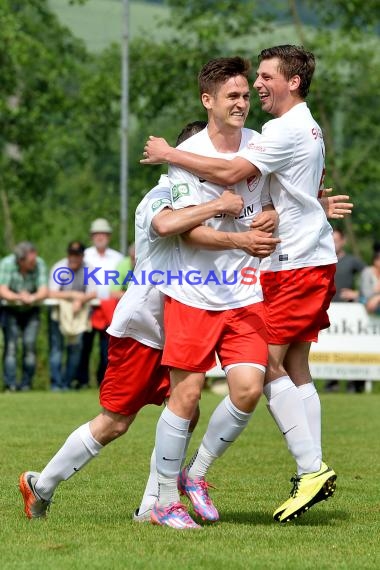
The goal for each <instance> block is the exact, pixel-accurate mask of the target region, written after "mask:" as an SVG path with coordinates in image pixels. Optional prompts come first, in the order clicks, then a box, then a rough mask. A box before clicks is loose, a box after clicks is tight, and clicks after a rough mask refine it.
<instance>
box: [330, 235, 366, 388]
mask: <svg viewBox="0 0 380 570" xmlns="http://www.w3.org/2000/svg"><path fill="white" fill-rule="evenodd" d="M333 237H334V245H335V252H336V255H337V258H338V263H337V266H336V273H335V287H336V293H335V295H334V297H333V299H332V302H333V303H348V302H355V301H358V300H359V288H358V287H356V283H355V281H356V278H357V277H358V276H359V275H360V273H361V271H362V270H363V269H364V267H365V263H363V261H362V260H361V259H359V258H358V257H356V256H355V255H351V254H350V253H347V252H346V251H345V247H346V236H345V234H344V232H343V230H340V229H334V232H333ZM338 390H339V382H338V380H329V381H328V382H327V384H326V392H337V391H338ZM363 390H364V382H363V381H362V380H349V381H348V382H347V391H348V392H363Z"/></svg>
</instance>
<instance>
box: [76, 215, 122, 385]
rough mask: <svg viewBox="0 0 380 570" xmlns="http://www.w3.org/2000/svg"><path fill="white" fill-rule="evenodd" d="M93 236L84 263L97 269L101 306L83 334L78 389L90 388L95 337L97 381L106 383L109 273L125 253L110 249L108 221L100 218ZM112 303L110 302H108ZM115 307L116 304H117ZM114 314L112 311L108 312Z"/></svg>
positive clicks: (94, 223)
mask: <svg viewBox="0 0 380 570" xmlns="http://www.w3.org/2000/svg"><path fill="white" fill-rule="evenodd" d="M90 235H91V241H92V244H93V245H92V246H91V247H88V248H87V249H86V250H85V253H84V260H85V263H86V264H87V265H89V266H91V267H93V268H94V270H95V271H94V272H93V277H91V275H89V279H93V280H94V283H95V285H96V292H97V298H98V299H99V300H100V302H101V305H100V307H96V308H95V309H94V311H93V314H92V330H91V332H88V333H84V338H83V347H82V354H81V360H80V364H79V368H78V372H77V379H78V383H79V385H78V387H79V388H81V387H87V386H88V385H89V363H90V356H91V352H92V347H93V343H94V338H95V336H96V335H98V336H99V348H100V358H99V365H98V369H97V374H96V377H97V382H98V385H100V383H101V381H102V380H103V376H104V373H105V370H106V368H107V352H108V335H107V333H106V328H107V326H108V325H109V324H110V322H111V319H109V322H106V320H107V319H105V316H104V314H105V313H106V310H107V309H111V307H108V303H111V292H110V283H108V279H107V274H106V272H107V271H112V270H115V269H116V266H117V265H118V263H119V262H120V261H121V260H122V259H123V254H122V253H120V252H119V251H116V250H115V249H112V248H110V247H108V244H109V242H110V239H111V235H112V228H111V226H110V224H109V222H108V221H107V220H106V219H104V218H97V219H96V220H94V221H93V222H92V224H91V227H90ZM108 299H109V300H110V301H107V300H108ZM114 304H115V302H114ZM109 312H112V311H109Z"/></svg>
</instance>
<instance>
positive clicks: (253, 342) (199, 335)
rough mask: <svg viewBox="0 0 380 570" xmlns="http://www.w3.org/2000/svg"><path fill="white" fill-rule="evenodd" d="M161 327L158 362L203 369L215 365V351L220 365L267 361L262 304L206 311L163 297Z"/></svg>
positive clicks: (264, 363) (197, 369)
mask: <svg viewBox="0 0 380 570" xmlns="http://www.w3.org/2000/svg"><path fill="white" fill-rule="evenodd" d="M164 326H165V339H166V340H165V347H164V353H163V357H162V363H163V364H165V365H166V366H170V367H171V368H179V369H180V370H189V371H191V372H206V371H207V370H210V368H213V366H215V364H216V362H215V351H216V352H217V354H218V356H219V359H220V362H221V364H222V366H227V365H229V364H238V363H240V362H251V363H255V364H261V365H262V366H266V364H267V360H268V339H267V332H266V327H265V324H264V318H263V303H254V304H253V305H249V306H247V307H241V308H239V309H230V310H226V311H208V310H205V309H196V308H194V307H189V306H188V305H184V304H183V303H179V302H178V301H176V300H175V299H172V298H170V297H166V298H165V313H164Z"/></svg>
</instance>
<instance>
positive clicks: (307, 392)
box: [298, 382, 322, 461]
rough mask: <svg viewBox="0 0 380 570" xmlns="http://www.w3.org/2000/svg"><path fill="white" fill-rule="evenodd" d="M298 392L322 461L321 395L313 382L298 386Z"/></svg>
mask: <svg viewBox="0 0 380 570" xmlns="http://www.w3.org/2000/svg"><path fill="white" fill-rule="evenodd" d="M298 392H299V394H300V395H301V398H302V401H303V405H304V406H305V412H306V417H307V421H308V424H309V429H310V432H311V436H312V438H313V441H314V445H315V448H316V450H317V453H318V457H319V459H320V460H321V461H322V442H321V440H322V436H321V432H322V429H321V423H322V422H321V401H320V399H319V394H318V392H317V390H316V388H315V386H314V383H313V382H308V383H307V384H302V386H298Z"/></svg>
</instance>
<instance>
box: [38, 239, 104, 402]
mask: <svg viewBox="0 0 380 570" xmlns="http://www.w3.org/2000/svg"><path fill="white" fill-rule="evenodd" d="M84 251H85V246H84V245H83V244H82V243H80V242H79V241H72V242H70V243H69V245H68V248H67V257H65V258H64V259H61V260H60V261H58V262H57V263H56V264H55V265H53V267H52V268H51V271H50V277H49V297H50V298H51V299H57V300H58V307H54V308H51V309H50V311H49V364H50V378H51V389H52V390H54V391H57V390H67V389H69V388H71V387H72V382H73V380H74V378H75V376H76V372H77V368H78V364H79V360H80V354H81V347H82V338H83V333H84V331H86V330H88V319H89V305H88V301H90V300H91V299H94V298H96V288H95V285H94V284H93V283H92V282H90V283H89V284H88V285H86V283H85V274H84V268H85V263H84ZM90 269H91V268H90ZM65 353H66V359H64V354H65ZM64 360H66V362H64Z"/></svg>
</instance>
